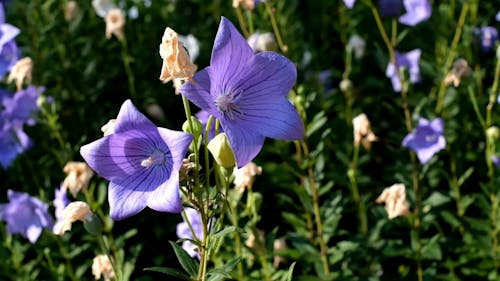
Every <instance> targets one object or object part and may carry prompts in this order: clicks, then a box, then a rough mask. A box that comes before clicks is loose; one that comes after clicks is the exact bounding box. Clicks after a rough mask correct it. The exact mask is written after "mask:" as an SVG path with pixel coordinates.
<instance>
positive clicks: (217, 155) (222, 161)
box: [207, 133, 236, 169]
mask: <svg viewBox="0 0 500 281" xmlns="http://www.w3.org/2000/svg"><path fill="white" fill-rule="evenodd" d="M207 147H208V150H209V151H210V153H212V156H213V157H214V159H215V161H216V162H217V164H219V165H221V166H222V167H224V168H226V169H227V168H232V167H233V166H234V165H235V164H236V159H235V158H234V153H233V149H232V148H231V145H230V144H229V140H228V139H227V137H226V134H225V133H221V134H218V135H217V136H215V138H213V139H212V140H211V141H210V142H209V143H208V146H207Z"/></svg>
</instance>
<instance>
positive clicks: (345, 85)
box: [339, 79, 352, 93]
mask: <svg viewBox="0 0 500 281" xmlns="http://www.w3.org/2000/svg"><path fill="white" fill-rule="evenodd" d="M339 87H340V90H341V91H342V92H344V93H347V92H349V91H351V89H352V82H351V80H349V79H343V80H342V81H340V85H339Z"/></svg>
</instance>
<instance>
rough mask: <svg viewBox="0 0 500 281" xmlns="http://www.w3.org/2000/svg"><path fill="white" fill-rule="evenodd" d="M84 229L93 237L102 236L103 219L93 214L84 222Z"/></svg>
mask: <svg viewBox="0 0 500 281" xmlns="http://www.w3.org/2000/svg"><path fill="white" fill-rule="evenodd" d="M83 227H85V229H86V230H87V232H88V233H90V234H92V235H100V234H101V233H102V228H103V225H102V221H101V219H99V217H98V216H97V215H96V214H94V213H92V214H91V215H89V216H88V217H87V218H86V220H84V221H83Z"/></svg>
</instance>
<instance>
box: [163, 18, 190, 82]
mask: <svg viewBox="0 0 500 281" xmlns="http://www.w3.org/2000/svg"><path fill="white" fill-rule="evenodd" d="M159 51H160V56H161V58H162V59H163V64H162V67H161V73H160V81H162V82H163V83H167V82H168V81H171V80H174V79H186V80H190V79H191V78H192V77H193V75H194V73H195V72H196V65H194V64H193V63H192V62H191V59H190V58H189V54H188V52H187V51H186V49H185V48H184V46H183V45H182V43H181V41H179V36H178V35H177V33H176V32H175V31H174V30H172V29H171V28H169V27H167V28H165V32H164V33H163V37H162V39H161V44H160V49H159Z"/></svg>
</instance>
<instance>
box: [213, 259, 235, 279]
mask: <svg viewBox="0 0 500 281" xmlns="http://www.w3.org/2000/svg"><path fill="white" fill-rule="evenodd" d="M240 261H241V257H237V258H234V259H232V260H230V261H228V262H227V263H226V264H225V265H224V266H223V267H221V268H215V269H212V270H210V271H209V272H208V273H207V274H208V275H209V277H208V281H218V280H223V279H224V278H231V275H230V273H231V272H232V271H233V269H234V268H235V267H236V265H237V264H238V263H239V262H240Z"/></svg>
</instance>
